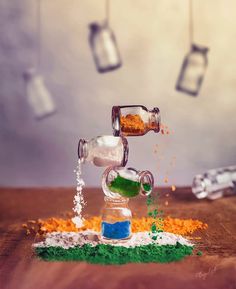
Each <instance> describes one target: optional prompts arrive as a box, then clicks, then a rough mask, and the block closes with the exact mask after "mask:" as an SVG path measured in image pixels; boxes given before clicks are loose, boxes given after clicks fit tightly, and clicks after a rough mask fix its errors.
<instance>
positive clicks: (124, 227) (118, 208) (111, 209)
mask: <svg viewBox="0 0 236 289" xmlns="http://www.w3.org/2000/svg"><path fill="white" fill-rule="evenodd" d="M104 200H105V206H104V208H103V209H102V228H101V239H102V240H104V241H111V242H115V241H116V240H117V241H120V240H128V239H129V238H130V237H131V219H132V213H131V210H130V208H129V206H128V202H129V199H127V198H118V199H116V198H110V197H107V196H106V197H105V198H104Z"/></svg>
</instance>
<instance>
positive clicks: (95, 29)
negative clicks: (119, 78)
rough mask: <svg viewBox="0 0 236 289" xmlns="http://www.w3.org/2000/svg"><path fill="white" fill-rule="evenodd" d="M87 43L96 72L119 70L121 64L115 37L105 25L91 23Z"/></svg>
mask: <svg viewBox="0 0 236 289" xmlns="http://www.w3.org/2000/svg"><path fill="white" fill-rule="evenodd" d="M89 27H90V36H89V42H90V46H91V49H92V53H93V58H94V61H95V64H96V68H97V71H98V72H100V73H103V72H108V71H111V70H115V69H117V68H119V67H120V66H121V64H122V62H121V58H120V54H119V50H118V47H117V43H116V39H115V35H114V33H113V32H112V30H111V29H110V27H109V26H108V25H107V23H106V22H104V23H103V24H99V23H96V22H94V23H91V24H90V26H89Z"/></svg>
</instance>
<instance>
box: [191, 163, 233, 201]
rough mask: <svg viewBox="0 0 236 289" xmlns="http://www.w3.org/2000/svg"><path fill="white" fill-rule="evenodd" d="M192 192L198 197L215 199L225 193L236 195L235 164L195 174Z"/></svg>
mask: <svg viewBox="0 0 236 289" xmlns="http://www.w3.org/2000/svg"><path fill="white" fill-rule="evenodd" d="M192 192H193V193H194V195H195V196H196V197H197V198H198V199H203V198H208V199H210V200H215V199H218V198H221V197H223V196H226V195H235V196H236V166H230V167H225V168H219V169H212V170H209V171H207V172H206V173H204V174H200V175H196V176H195V177H194V179H193V185H192Z"/></svg>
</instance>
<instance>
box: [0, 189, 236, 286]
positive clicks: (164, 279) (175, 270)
mask: <svg viewBox="0 0 236 289" xmlns="http://www.w3.org/2000/svg"><path fill="white" fill-rule="evenodd" d="M159 192H160V195H161V197H160V203H161V204H162V206H163V210H164V211H165V214H166V215H168V214H170V215H171V216H172V217H180V218H197V219H200V220H202V221H205V222H207V223H208V225H209V229H208V230H207V231H205V232H203V233H198V234H197V235H198V236H201V237H202V239H201V240H200V242H199V244H198V246H199V248H200V249H201V250H202V251H203V256H196V255H195V256H190V257H187V258H186V259H184V260H182V261H180V262H176V263H170V264H127V265H122V266H107V265H106V266H105V265H104V266H101V265H91V264H86V263H78V262H44V261H40V260H39V259H37V258H36V257H35V256H34V255H33V253H32V249H31V245H32V242H33V241H34V238H33V237H32V236H31V237H29V236H26V235H25V233H24V231H23V230H22V229H21V223H23V222H25V221H26V220H28V219H37V218H46V217H50V216H61V215H63V214H64V213H65V212H68V211H71V207H72V200H73V195H74V189H72V188H66V189H65V188H57V189H56V188H53V189H6V188H2V189H0V220H1V224H0V233H1V242H0V288H1V289H46V288H50V289H54V288H56V289H62V288H63V289H64V288H68V289H87V288H96V289H100V288H101V289H106V288H109V289H118V288H122V289H133V288H134V289H144V288H148V289H150V288H155V289H157V288H161V289H165V288H176V289H178V288H179V289H183V288H186V289H192V288H196V289H201V288H206V289H210V288H214V289H217V288H222V289H233V288H236V234H235V233H236V198H235V197H228V198H223V199H220V200H217V201H214V202H209V201H207V200H202V201H199V200H196V199H195V198H194V197H193V195H192V193H191V191H190V189H188V188H178V189H177V190H176V191H175V192H174V193H171V192H170V189H167V188H166V189H159ZM166 193H170V196H169V197H167V196H166ZM85 197H86V200H87V202H88V206H87V208H86V210H85V214H87V215H98V214H99V211H100V209H101V207H102V205H103V194H102V192H101V191H100V190H99V189H87V190H86V191H85ZM166 200H168V202H169V204H168V206H165V205H164V203H165V201H166ZM144 203H145V202H143V201H142V200H140V199H135V200H132V201H131V202H130V207H131V209H133V212H135V213H136V214H137V215H139V216H142V215H145V214H146V207H145V204H144Z"/></svg>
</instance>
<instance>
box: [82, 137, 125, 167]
mask: <svg viewBox="0 0 236 289" xmlns="http://www.w3.org/2000/svg"><path fill="white" fill-rule="evenodd" d="M128 153H129V146H128V142H127V139H125V138H124V137H114V136H110V135H103V136H98V137H96V138H93V139H91V140H90V141H86V140H84V139H80V141H79V144H78V157H79V159H80V160H81V162H92V163H93V164H94V165H95V166H98V167H107V166H114V165H119V166H125V165H126V163H127V161H128Z"/></svg>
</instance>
